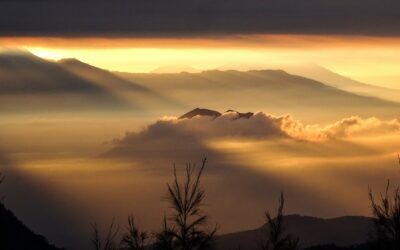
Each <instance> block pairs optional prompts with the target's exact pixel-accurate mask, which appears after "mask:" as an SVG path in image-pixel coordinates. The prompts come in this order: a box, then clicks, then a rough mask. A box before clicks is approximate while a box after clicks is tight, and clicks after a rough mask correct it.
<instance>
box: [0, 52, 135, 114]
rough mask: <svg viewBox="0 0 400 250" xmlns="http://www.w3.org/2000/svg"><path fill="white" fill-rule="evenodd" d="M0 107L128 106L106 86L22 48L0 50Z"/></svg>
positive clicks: (48, 108) (71, 108) (66, 107)
mask: <svg viewBox="0 0 400 250" xmlns="http://www.w3.org/2000/svg"><path fill="white" fill-rule="evenodd" d="M0 83H1V84H0V109H1V110H16V111H29V110H39V111H49V110H60V109H63V110H64V109H65V110H74V109H79V110H82V109H98V108H121V107H124V108H128V106H129V105H128V103H126V102H125V101H124V100H122V99H120V98H118V97H117V96H115V95H113V94H112V93H110V92H109V91H108V90H107V89H106V88H104V87H103V86H100V85H99V84H97V83H95V82H92V81H90V80H87V79H83V78H81V77H79V76H77V75H75V74H73V73H71V72H69V71H67V70H65V69H64V68H62V67H61V66H60V65H58V64H57V63H53V62H50V61H46V60H44V59H41V58H39V57H36V56H34V55H33V54H30V53H29V52H26V51H19V50H15V51H10V50H6V51H2V52H1V53H0Z"/></svg>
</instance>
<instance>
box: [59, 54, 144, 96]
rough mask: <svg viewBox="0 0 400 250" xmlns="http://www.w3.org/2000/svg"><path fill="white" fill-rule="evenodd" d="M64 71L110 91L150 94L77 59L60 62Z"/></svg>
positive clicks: (138, 86) (141, 87) (137, 86)
mask: <svg viewBox="0 0 400 250" xmlns="http://www.w3.org/2000/svg"><path fill="white" fill-rule="evenodd" d="M58 63H59V65H61V66H62V67H63V68H64V69H67V70H68V71H70V72H71V73H73V74H75V75H78V76H80V77H81V78H83V79H86V80H89V81H91V82H95V83H96V84H98V85H100V86H102V87H104V88H106V89H108V90H110V91H119V90H120V91H139V92H141V91H143V92H149V91H150V90H148V89H146V88H145V87H143V86H140V85H138V84H135V83H133V82H131V81H127V80H125V79H123V78H121V77H118V76H116V75H114V74H113V73H111V72H109V71H107V70H103V69H100V68H97V67H94V66H92V65H90V64H86V63H83V62H81V61H79V60H77V59H73V58H68V59H62V60H60V61H58Z"/></svg>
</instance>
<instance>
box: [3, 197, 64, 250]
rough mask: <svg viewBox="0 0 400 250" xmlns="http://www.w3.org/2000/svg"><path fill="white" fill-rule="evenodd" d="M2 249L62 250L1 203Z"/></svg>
mask: <svg viewBox="0 0 400 250" xmlns="http://www.w3.org/2000/svg"><path fill="white" fill-rule="evenodd" d="M0 249H7V250H26V249H29V250H60V248H57V247H55V246H53V245H51V244H49V243H48V241H47V240H46V239H45V238H44V237H43V236H41V235H37V234H35V233H33V232H32V231H31V230H30V229H29V228H27V227H26V226H25V225H24V224H23V223H22V222H21V221H20V220H19V219H18V218H17V217H16V216H15V215H14V214H13V213H12V212H11V211H10V210H8V209H7V208H5V207H4V205H3V204H2V203H0Z"/></svg>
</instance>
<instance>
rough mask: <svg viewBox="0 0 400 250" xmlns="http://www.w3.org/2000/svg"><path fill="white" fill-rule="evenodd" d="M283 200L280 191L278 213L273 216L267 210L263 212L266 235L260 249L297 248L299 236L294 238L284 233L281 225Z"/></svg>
mask: <svg viewBox="0 0 400 250" xmlns="http://www.w3.org/2000/svg"><path fill="white" fill-rule="evenodd" d="M284 204H285V200H284V194H283V193H281V197H280V199H279V207H278V213H277V215H276V216H275V217H272V216H271V214H270V213H269V212H268V211H267V212H265V218H266V222H267V224H266V226H267V228H266V233H267V237H266V239H265V241H264V242H263V243H262V244H261V249H262V250H296V249H299V238H297V237H296V238H294V237H292V236H291V235H289V234H287V233H285V229H284V225H283V208H284Z"/></svg>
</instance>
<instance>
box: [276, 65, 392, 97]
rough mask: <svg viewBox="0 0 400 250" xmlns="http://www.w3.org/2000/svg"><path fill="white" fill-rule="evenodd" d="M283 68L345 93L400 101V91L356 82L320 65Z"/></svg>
mask: <svg viewBox="0 0 400 250" xmlns="http://www.w3.org/2000/svg"><path fill="white" fill-rule="evenodd" d="M282 68H283V69H285V70H286V71H287V72H289V73H291V74H295V75H300V76H304V77H308V78H311V79H315V80H317V81H320V82H323V83H325V84H326V85H328V86H332V87H335V88H338V89H341V90H344V91H348V92H352V93H356V94H360V95H365V96H373V97H378V98H381V99H386V100H390V101H394V102H399V101H400V90H397V89H391V88H385V87H379V86H375V85H370V84H366V83H362V82H359V81H355V80H353V79H350V78H348V77H345V76H342V75H340V74H337V73H335V72H333V71H331V70H329V69H326V68H324V67H321V66H318V65H302V66H282Z"/></svg>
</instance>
